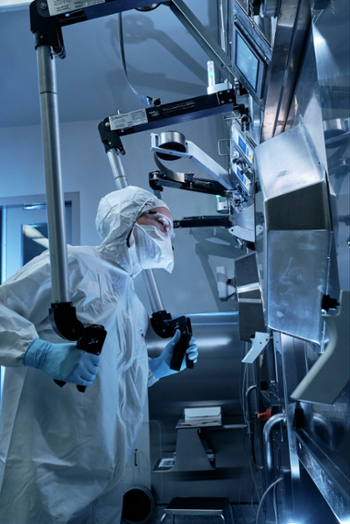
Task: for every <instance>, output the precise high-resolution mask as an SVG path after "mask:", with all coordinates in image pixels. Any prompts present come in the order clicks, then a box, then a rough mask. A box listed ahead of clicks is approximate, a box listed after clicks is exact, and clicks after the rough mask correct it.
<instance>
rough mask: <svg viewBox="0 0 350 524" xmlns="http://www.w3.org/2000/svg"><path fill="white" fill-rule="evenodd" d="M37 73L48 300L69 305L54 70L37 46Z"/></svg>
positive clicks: (45, 52) (48, 54)
mask: <svg viewBox="0 0 350 524" xmlns="http://www.w3.org/2000/svg"><path fill="white" fill-rule="evenodd" d="M37 57H38V72H39V89H40V106H41V119H42V136H43V148H44V163H45V183H46V197H47V214H48V216H47V219H48V228H49V239H50V262H51V273H52V301H53V302H54V303H55V302H69V293H68V273H67V248H66V242H65V223H64V198H63V191H62V175H61V160H60V140H59V124H58V102H57V92H56V69H55V63H54V60H53V57H52V55H51V48H50V47H49V46H47V45H44V46H40V47H38V54H37Z"/></svg>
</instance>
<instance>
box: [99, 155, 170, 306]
mask: <svg viewBox="0 0 350 524" xmlns="http://www.w3.org/2000/svg"><path fill="white" fill-rule="evenodd" d="M107 155H108V160H109V163H110V166H111V169H112V173H113V176H114V181H115V185H116V186H117V189H123V188H124V187H127V186H128V181H127V178H126V175H125V172H124V168H123V164H122V162H121V158H120V153H119V152H118V150H117V149H116V148H115V147H113V148H111V149H109V150H108V151H107ZM142 274H143V278H144V281H145V285H146V290H147V294H148V298H149V301H150V305H151V310H152V313H156V312H158V311H164V306H163V302H162V298H161V296H160V293H159V289H158V285H157V281H156V277H155V276H154V273H153V271H152V269H145V270H144V271H142Z"/></svg>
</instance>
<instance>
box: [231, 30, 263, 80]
mask: <svg viewBox="0 0 350 524" xmlns="http://www.w3.org/2000/svg"><path fill="white" fill-rule="evenodd" d="M236 66H237V67H238V69H239V70H240V71H241V73H242V74H243V75H244V76H245V77H246V79H247V80H248V82H249V83H250V85H251V86H252V88H253V89H254V90H256V88H257V78H258V67H259V60H258V59H257V57H256V56H255V55H254V53H253V52H252V50H251V49H250V48H249V46H248V44H247V43H246V42H245V41H244V40H243V38H242V37H241V35H240V34H239V33H238V31H236Z"/></svg>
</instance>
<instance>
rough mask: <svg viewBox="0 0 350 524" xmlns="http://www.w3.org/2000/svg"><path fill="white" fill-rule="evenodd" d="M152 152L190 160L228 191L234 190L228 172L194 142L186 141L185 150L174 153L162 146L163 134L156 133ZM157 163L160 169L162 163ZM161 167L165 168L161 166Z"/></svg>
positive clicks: (152, 136)
mask: <svg viewBox="0 0 350 524" xmlns="http://www.w3.org/2000/svg"><path fill="white" fill-rule="evenodd" d="M165 134H166V135H168V134H169V133H165ZM151 144H152V145H151V151H154V152H155V153H159V154H160V155H164V154H166V155H169V156H170V157H175V159H176V158H179V157H181V158H188V159H190V160H192V161H193V162H194V163H195V164H197V165H198V166H199V167H200V168H201V169H203V170H204V171H206V172H207V173H208V174H209V175H210V176H211V177H212V178H214V179H215V180H216V181H217V182H219V183H220V184H221V185H222V186H223V187H225V188H226V189H229V190H230V189H231V190H232V184H231V180H230V177H229V174H228V171H227V170H226V169H224V168H223V167H222V166H220V164H218V163H217V162H215V160H213V159H212V158H211V157H210V156H209V155H207V154H206V153H205V152H204V151H202V149H200V148H199V147H198V146H196V144H194V143H193V142H191V141H189V140H186V141H185V150H184V151H179V150H178V149H177V150H175V151H174V149H173V148H171V147H169V148H167V147H166V144H164V145H163V144H162V134H161V135H158V134H156V133H151ZM158 162H159V161H157V164H158V167H160V166H159V164H161V162H159V163H158ZM161 167H164V166H163V165H162V164H161Z"/></svg>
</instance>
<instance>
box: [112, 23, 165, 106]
mask: <svg viewBox="0 0 350 524" xmlns="http://www.w3.org/2000/svg"><path fill="white" fill-rule="evenodd" d="M118 24H119V47H120V57H121V61H122V66H123V71H124V76H125V79H126V81H127V83H128V84H129V87H130V88H131V90H132V91H133V93H134V94H135V95H136V96H137V98H139V99H140V100H141V102H143V103H144V104H146V105H149V106H154V105H155V106H159V105H160V104H161V101H160V98H151V97H150V96H144V95H141V94H140V93H139V92H138V91H136V89H135V88H134V87H133V86H132V85H131V83H130V80H129V77H128V70H127V68H126V60H125V48H124V33H123V19H122V13H118Z"/></svg>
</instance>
